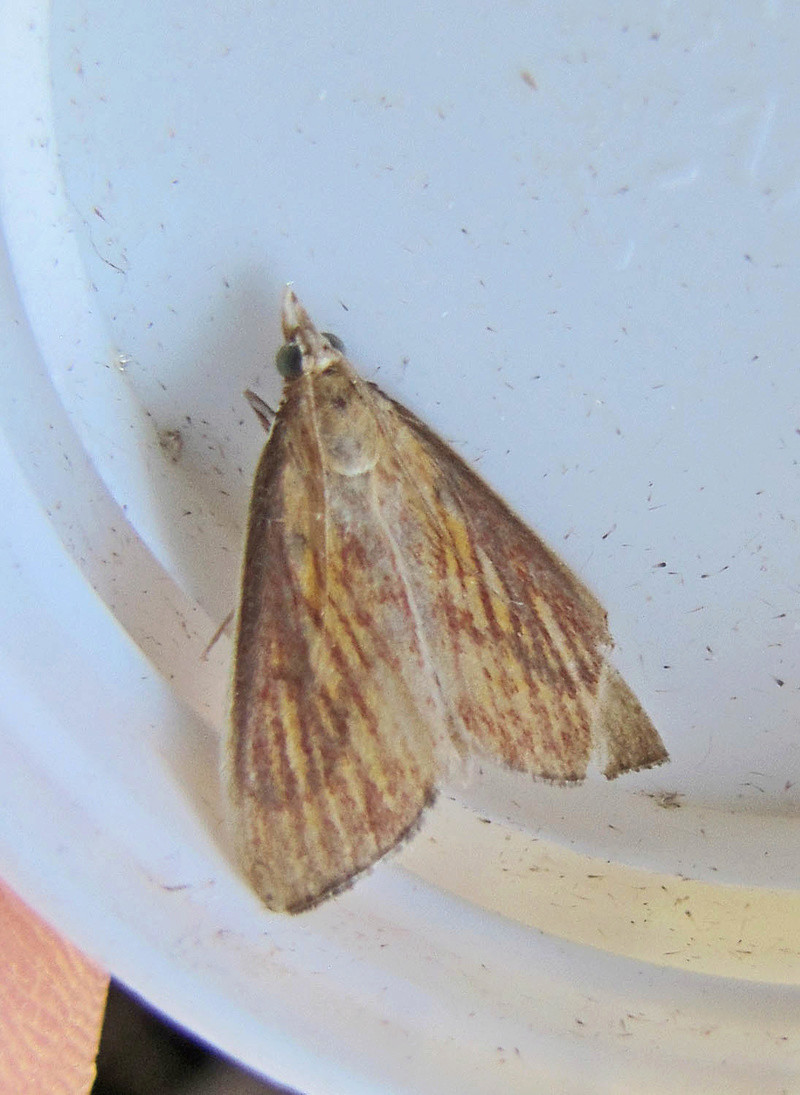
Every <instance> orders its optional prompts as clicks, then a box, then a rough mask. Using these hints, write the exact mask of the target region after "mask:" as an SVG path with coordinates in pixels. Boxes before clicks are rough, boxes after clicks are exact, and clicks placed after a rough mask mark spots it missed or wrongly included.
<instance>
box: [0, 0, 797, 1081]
mask: <svg viewBox="0 0 800 1095" xmlns="http://www.w3.org/2000/svg"><path fill="white" fill-rule="evenodd" d="M799 24H800V16H798V13H797V12H796V11H795V9H793V8H786V9H781V8H780V7H778V6H775V5H765V6H756V5H750V6H748V5H745V6H744V8H742V7H739V8H737V9H736V10H733V9H731V8H730V7H729V6H726V5H724V4H722V3H719V2H716V3H712V4H710V5H706V6H705V7H704V8H702V10H700V9H697V10H695V9H694V8H692V9H687V8H675V7H670V6H667V7H664V6H662V5H655V4H645V5H644V6H643V5H641V4H622V5H619V4H606V5H600V6H599V7H598V5H597V4H586V3H577V2H576V3H572V4H567V5H566V6H565V5H558V6H552V5H542V4H534V5H514V4H508V5H505V6H502V5H501V6H500V7H499V8H498V6H497V4H488V3H479V2H475V3H470V4H467V5H458V6H453V7H452V8H448V7H446V6H438V7H437V6H434V7H433V8H431V7H430V6H426V5H424V4H416V5H415V4H413V3H412V4H410V5H409V4H405V5H400V6H398V5H394V6H391V5H386V6H380V7H377V8H376V7H375V5H372V4H367V3H362V2H360V0H357V2H356V3H354V4H350V5H338V6H331V7H328V8H324V9H322V8H320V7H319V6H318V5H309V4H302V3H301V4H299V5H298V4H288V3H283V2H282V0H278V2H277V3H275V4H273V5H255V6H253V5H245V4H242V5H238V4H234V5H228V6H227V7H226V8H225V9H224V11H223V10H217V9H212V8H207V9H206V8H204V7H202V6H200V7H199V8H198V7H196V6H191V5H183V4H179V3H172V4H166V5H165V4H162V5H157V6H155V7H152V8H147V7H144V6H139V7H137V6H134V7H131V6H130V5H127V6H126V5H121V4H119V5H110V6H109V5H95V6H89V7H86V6H82V7H81V6H75V5H70V4H54V5H50V6H48V5H45V4H38V5H37V4H33V3H31V4H28V5H27V6H20V5H14V4H6V5H4V6H3V9H2V13H1V18H0V35H2V64H1V65H0V101H2V102H3V103H4V120H3V122H2V123H0V183H1V185H2V191H1V192H0V212H1V213H2V231H3V244H4V247H3V252H2V256H0V278H2V282H1V283H0V309H2V322H0V332H2V334H0V340H1V341H0V367H1V368H2V369H3V371H4V378H3V383H2V385H0V482H2V500H3V532H2V536H0V551H2V555H1V556H0V558H1V559H2V572H0V573H1V574H2V577H1V578H0V581H1V582H2V586H0V591H1V592H2V601H3V611H2V612H0V675H1V676H2V683H0V718H2V730H1V732H0V872H2V875H3V877H4V878H5V879H7V881H8V882H9V883H10V884H11V885H12V886H14V887H15V888H16V889H17V890H18V891H19V892H20V893H21V895H22V896H23V897H25V898H26V899H27V900H28V901H30V902H32V903H33V904H34V905H35V906H36V907H37V908H38V909H39V910H40V911H41V912H42V913H43V915H45V916H46V917H47V918H48V919H49V920H50V921H51V922H52V923H53V924H54V925H55V926H56V927H57V928H59V929H60V930H61V931H63V932H64V933H65V934H66V935H68V936H69V937H70V938H71V939H72V940H74V941H75V942H76V943H77V944H78V945H80V946H81V947H82V948H83V949H84V950H85V951H86V952H87V953H89V954H90V955H92V956H93V957H95V958H96V959H97V960H98V961H100V962H101V963H102V964H103V965H104V966H105V967H106V968H108V969H109V970H111V972H112V973H113V974H114V975H116V976H118V977H120V978H121V979H122V980H123V981H125V982H126V983H127V984H129V985H130V986H131V987H132V988H134V989H135V990H136V991H138V992H139V993H141V994H142V995H143V996H144V997H146V998H147V999H148V1000H149V1001H151V1002H152V1003H153V1004H154V1005H156V1006H157V1007H159V1008H161V1009H162V1010H163V1011H165V1012H166V1013H167V1014H169V1015H171V1016H172V1017H173V1018H175V1019H176V1020H177V1021H179V1022H181V1023H183V1024H184V1025H186V1026H187V1027H189V1028H191V1029H193V1030H194V1031H196V1032H197V1033H198V1034H200V1035H201V1036H202V1037H204V1038H206V1039H208V1040H209V1041H211V1042H212V1043H214V1044H216V1045H217V1046H219V1047H220V1048H221V1049H223V1050H225V1051H226V1052H228V1053H230V1054H233V1055H234V1056H236V1057H239V1058H240V1059H241V1060H243V1061H244V1062H246V1063H247V1064H248V1065H250V1066H252V1067H255V1068H257V1069H260V1070H262V1071H263V1072H265V1073H266V1074H268V1075H270V1076H271V1077H273V1078H275V1079H276V1080H279V1081H281V1082H283V1083H287V1084H291V1085H292V1086H294V1087H296V1088H299V1089H301V1090H303V1091H304V1092H308V1093H316V1092H323V1091H336V1092H341V1091H347V1092H348V1093H353V1092H361V1091H364V1092H368V1091H370V1092H371V1091H380V1092H387V1091H392V1092H394V1091H396V1092H442V1091H459V1092H462V1093H472V1092H476V1093H477V1092H481V1093H483V1092H486V1093H492V1092H496V1091H498V1090H500V1089H501V1088H502V1090H504V1091H509V1092H529V1091H531V1090H548V1091H550V1090H552V1091H564V1092H571V1091H575V1092H585V1091H608V1092H617V1091H628V1090H636V1091H648V1092H678V1091H681V1092H682V1091H687V1090H692V1091H725V1092H737V1091H741V1092H751V1091H753V1090H759V1091H761V1092H781V1091H787V1090H796V1089H797V1088H798V1081H797V1074H798V1038H799V1037H800V1030H799V1029H798V1010H797V1005H798V994H797V984H798V980H800V931H799V929H798V924H800V896H799V895H798V891H797V879H798V847H800V841H798V838H797V828H798V825H797V812H798V803H799V801H800V800H799V798H798V787H800V783H799V782H798V781H799V780H800V749H799V748H798V740H799V739H798V725H800V671H799V670H798V666H800V628H799V627H798V619H800V616H799V615H798V599H799V597H800V577H798V575H800V548H799V547H798V544H800V536H798V531H799V526H800V505H798V497H800V372H798V368H797V356H798V354H797V351H798V327H799V325H798V311H797V308H796V293H797V287H798V278H797V261H796V256H797V254H798V250H799V249H800V238H798V237H799V236H800V233H798V220H797V162H798V137H797V134H798V126H797V105H796V104H797V100H798V87H797V83H798V77H797V72H796V55H797V45H798V41H799V40H800V25H799ZM287 280H293V281H294V282H295V284H296V287H297V289H298V292H299V293H300V294H301V296H302V298H303V300H304V302H305V303H306V304H307V306H308V307H309V310H310V311H311V312H312V315H313V316H314V317H315V319H317V320H318V322H319V323H320V324H321V325H322V326H323V327H325V328H326V329H331V330H334V331H336V332H337V333H338V334H339V335H340V336H341V337H342V338H343V340H344V341H345V343H346V344H347V347H348V351H349V354H350V356H351V357H352V359H353V360H354V361H355V362H356V363H358V364H359V365H360V367H361V368H362V370H363V371H364V373H365V374H366V375H368V376H374V377H375V378H376V379H377V380H378V382H379V383H380V384H381V385H382V386H383V387H384V388H386V389H387V390H388V391H389V392H391V393H392V394H393V395H395V396H397V397H398V398H399V399H401V400H402V401H403V402H405V403H407V404H408V405H409V406H411V407H413V409H414V410H416V411H417V412H419V413H420V414H421V415H422V416H423V417H424V418H425V419H426V420H427V421H428V422H429V423H430V424H431V425H432V426H433V427H434V428H435V429H437V431H438V432H440V433H441V434H442V435H443V436H444V437H447V438H450V439H453V441H454V444H455V445H456V447H457V448H458V449H459V450H460V451H461V452H462V453H463V454H465V456H466V457H467V458H468V459H471V460H473V461H475V462H476V463H477V466H478V467H479V469H480V471H481V472H482V474H483V475H484V476H485V477H486V478H487V479H488V481H489V482H490V483H491V484H492V485H493V486H494V487H496V488H497V489H498V490H499V491H500V492H501V493H502V494H503V495H504V496H505V497H506V498H507V499H508V500H509V501H510V502H511V503H512V505H514V507H515V508H516V509H518V511H519V512H520V513H521V515H522V516H523V517H524V518H525V519H526V520H528V521H529V522H530V523H531V524H532V525H533V526H534V527H535V528H537V530H538V531H539V532H540V533H541V534H542V535H543V536H544V537H545V538H546V539H547V540H548V541H549V542H550V543H551V544H552V545H553V546H554V547H556V548H557V549H558V550H559V552H560V553H561V554H562V555H563V556H564V558H565V559H566V560H567V561H568V562H569V563H570V564H571V565H572V566H573V567H574V568H575V569H576V570H577V572H578V573H579V574H580V575H581V576H582V577H583V578H584V579H585V580H586V581H587V582H589V584H590V585H591V586H592V587H593V588H594V589H595V591H596V592H597V593H598V595H599V596H600V599H601V600H602V602H603V603H604V604H605V605H606V607H607V608H608V610H609V616H610V624H611V629H612V632H613V634H614V635H615V637H616V639H617V641H618V647H617V651H616V660H617V664H618V665H619V667H620V669H621V670H622V671H623V673H624V675H625V677H626V678H627V679H628V680H629V682H630V683H631V685H632V686H633V687H634V689H635V690H636V692H637V693H638V695H639V696H640V698H641V699H642V701H643V703H644V704H645V706H646V707H647V708H648V710H649V711H650V713H651V714H652V716H653V718H654V720H655V722H656V724H657V725H658V727H659V730H660V731H661V734H662V736H663V738H664V740H665V742H666V744H667V746H668V748H669V750H670V752H671V754H672V762H671V764H670V765H669V766H668V767H665V768H662V769H659V770H656V771H653V772H648V773H641V774H638V775H633V776H626V777H623V778H621V779H620V780H618V781H617V782H615V783H613V784H608V785H607V784H605V783H604V782H603V781H602V780H601V779H600V778H598V779H597V780H592V781H589V782H588V783H587V784H586V786H584V787H582V788H580V789H571V790H564V789H561V788H552V787H547V786H539V785H531V784H530V783H529V781H527V780H525V779H522V778H520V777H517V776H511V775H508V774H505V773H501V772H497V771H493V770H488V769H487V770H485V771H483V772H481V773H478V774H476V775H475V776H474V777H473V779H472V780H471V781H470V783H469V784H468V786H466V787H461V786H458V785H454V786H453V787H450V788H448V789H446V791H445V792H444V793H443V795H442V798H441V800H440V802H439V804H438V805H437V807H436V808H435V810H434V811H433V812H432V814H431V817H430V819H429V820H428V822H427V824H426V825H425V827H424V828H423V830H422V832H421V833H420V834H419V835H418V837H417V838H416V839H415V840H414V841H413V842H412V843H411V844H409V845H408V846H407V847H406V848H405V849H404V850H403V851H402V852H401V853H400V855H399V856H397V857H395V858H393V859H391V860H390V861H388V862H386V863H384V864H382V865H380V866H379V867H378V868H377V869H376V870H375V872H374V873H373V874H372V875H371V876H369V877H368V878H367V879H365V880H364V881H362V882H360V883H359V884H358V886H357V887H356V888H355V889H353V890H352V891H351V892H349V893H347V894H345V895H343V896H342V897H340V898H338V899H337V900H335V901H332V902H329V903H327V904H326V905H324V906H322V907H321V908H319V909H318V910H315V911H314V912H312V913H308V914H306V915H304V916H302V917H298V918H286V917H280V916H275V915H273V914H270V913H269V912H267V911H266V910H264V909H263V908H262V907H261V906H260V905H259V903H258V901H257V899H256V898H255V896H254V895H253V894H252V893H251V892H250V891H249V890H248V888H247V887H246V885H245V884H244V882H243V881H242V880H241V878H240V877H239V875H238V873H237V871H236V869H235V866H234V865H233V864H232V861H231V856H230V851H229V848H228V845H227V841H226V837H225V833H224V827H223V824H222V820H221V819H222V809H221V803H220V792H219V787H218V778H217V757H218V745H219V737H220V735H221V733H222V732H223V728H224V724H225V718H226V708H227V699H226V690H227V682H228V672H229V661H230V655H231V643H230V638H229V637H228V636H223V637H222V638H221V639H220V641H219V642H218V643H217V644H216V645H215V646H214V647H213V648H212V649H211V651H210V652H209V653H208V654H204V651H205V648H206V646H207V644H208V643H209V640H210V639H211V637H212V636H213V634H214V632H215V630H216V629H217V627H218V626H219V624H220V623H221V622H222V621H223V619H224V618H225V616H226V614H227V613H228V612H229V611H230V610H231V609H232V608H233V607H234V605H235V602H236V596H237V585H238V577H239V560H240V551H241V541H242V530H243V526H244V520H245V515H246V507H247V498H248V492H249V487H250V481H251V476H252V472H253V470H254V467H255V462H256V459H257V454H258V451H259V449H260V446H261V445H262V444H263V440H264V438H263V432H262V431H261V429H260V427H259V425H258V423H257V422H256V421H255V420H254V419H253V417H252V415H251V414H250V412H249V410H248V408H247V407H246V405H245V403H244V401H243V399H242V398H241V396H240V393H241V391H242V389H243V388H245V387H247V386H249V387H256V388H257V389H258V390H259V392H260V393H261V394H263V395H264V397H265V398H267V399H268V400H271V401H274V400H275V399H276V398H277V397H278V392H279V379H278V377H277V376H276V375H275V374H274V370H273V368H272V358H273V354H274V351H275V348H276V347H277V345H278V342H279V334H278V300H279V292H280V287H281V285H282V284H283V283H284V282H285V281H287ZM487 820H488V821H490V822H491V824H487V823H486V822H487Z"/></svg>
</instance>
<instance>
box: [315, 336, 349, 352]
mask: <svg viewBox="0 0 800 1095" xmlns="http://www.w3.org/2000/svg"><path fill="white" fill-rule="evenodd" d="M320 334H321V335H322V337H323V338H327V340H328V342H330V344H331V346H333V348H334V350H338V351H339V353H340V354H343V353H344V343H343V342H342V340H341V339H340V338H339V336H338V335H332V334H331V333H330V331H320Z"/></svg>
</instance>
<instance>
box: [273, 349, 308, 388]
mask: <svg viewBox="0 0 800 1095" xmlns="http://www.w3.org/2000/svg"><path fill="white" fill-rule="evenodd" d="M275 368H276V369H277V370H278V372H279V373H280V374H281V376H282V377H283V378H284V379H285V380H296V379H297V377H298V376H300V374H301V373H302V371H303V354H302V351H301V349H300V347H299V346H298V345H297V343H296V342H287V343H285V344H284V345H283V346H281V348H280V349H279V350H278V352H277V354H275Z"/></svg>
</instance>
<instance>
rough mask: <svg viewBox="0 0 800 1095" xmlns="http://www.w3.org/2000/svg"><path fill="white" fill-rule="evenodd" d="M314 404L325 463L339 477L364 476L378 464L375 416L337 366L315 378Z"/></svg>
mask: <svg viewBox="0 0 800 1095" xmlns="http://www.w3.org/2000/svg"><path fill="white" fill-rule="evenodd" d="M314 402H315V404H316V409H317V428H318V430H319V440H320V445H321V447H322V452H323V456H324V459H325V461H326V463H327V465H328V467H329V468H331V469H332V470H333V471H336V472H338V473H339V474H340V475H363V474H364V472H368V471H371V470H372V468H374V467H375V464H376V463H377V460H378V449H379V444H380V441H379V434H378V426H377V423H376V421H375V412H374V410H373V408H372V407H369V406H367V405H366V403H365V401H364V398H363V396H362V395H361V393H360V392H359V391H358V389H357V388H356V387H355V385H354V384H353V381H352V380H351V379H350V377H348V376H344V375H342V373H340V372H339V371H338V370H337V369H336V368H335V366H334V367H333V368H330V369H327V370H326V371H325V372H324V373H322V374H320V375H319V376H318V377H316V378H315V382H314Z"/></svg>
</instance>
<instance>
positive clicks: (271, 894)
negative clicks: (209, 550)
mask: <svg viewBox="0 0 800 1095" xmlns="http://www.w3.org/2000/svg"><path fill="white" fill-rule="evenodd" d="M283 335H284V338H285V340H286V346H284V347H283V348H282V349H281V350H280V351H279V353H278V359H277V363H278V367H279V369H280V371H281V372H282V373H283V375H284V377H285V385H284V393H283V399H282V401H281V405H280V408H279V410H278V412H277V414H276V415H275V417H274V423H272V421H271V418H272V414H271V412H270V411H269V409H268V408H267V407H266V405H265V404H263V403H261V402H260V401H259V400H257V397H253V396H250V395H249V398H251V402H253V403H254V405H255V406H256V409H257V410H258V412H259V415H260V417H261V418H262V421H263V422H264V425H265V426H267V427H268V428H269V427H270V426H271V429H270V433H269V438H268V441H267V444H266V446H265V448H264V452H263V455H262V457H261V460H260V463H259V465H258V471H257V472H256V477H255V483H254V485H253V495H252V501H251V504H250V522H249V531H248V536H247V548H246V553H245V561H244V576H243V583H242V601H241V608H240V613H239V624H238V637H237V647H236V665H235V676H234V693H233V712H232V720H231V734H230V740H229V743H228V757H227V779H228V785H229V786H228V790H229V796H230V801H231V807H232V814H233V819H234V828H235V833H236V840H237V844H238V850H239V854H240V857H241V860H242V862H243V864H244V866H245V869H246V871H247V875H248V877H249V878H250V881H251V882H252V884H253V886H254V887H255V889H256V891H257V892H258V894H259V895H260V897H261V898H262V900H263V901H264V902H265V903H266V904H267V905H268V906H269V907H270V908H271V909H275V910H281V911H288V912H300V911H302V910H303V909H308V908H310V907H311V906H313V905H316V904H317V903H318V902H320V901H322V900H324V899H325V898H326V897H329V896H330V895H332V894H334V893H336V892H337V891H339V890H342V889H343V888H345V887H346V886H349V885H350V884H351V883H352V882H353V881H354V879H355V878H356V876H357V875H358V874H359V873H360V872H362V871H365V870H367V869H368V868H369V867H371V866H372V865H373V864H374V863H375V862H376V861H377V860H378V859H380V857H381V856H383V855H384V854H385V853H386V852H388V851H390V849H392V848H394V847H395V846H396V845H397V844H398V843H399V842H400V841H402V840H403V839H404V838H405V837H406V836H408V835H409V834H410V833H411V832H412V831H413V830H414V829H415V828H416V826H417V825H418V824H419V821H420V817H421V815H422V812H423V811H424V810H425V808H426V807H427V806H429V805H430V803H431V802H432V801H433V799H434V797H435V795H436V789H437V784H438V783H439V781H440V779H441V778H442V776H443V775H444V773H445V772H446V771H447V768H448V766H449V763H450V761H451V759H452V758H454V757H457V756H459V755H462V756H463V755H465V754H467V753H469V752H474V753H477V754H478V755H484V756H487V757H490V758H492V759H494V760H496V761H499V762H500V763H501V764H504V765H507V766H508V767H509V768H513V769H516V770H518V771H522V772H528V773H530V774H531V775H532V776H536V777H540V778H542V779H547V780H554V781H556V782H572V781H576V780H581V779H583V777H584V776H585V774H586V768H587V764H588V763H589V760H590V757H592V756H594V757H597V756H598V755H599V756H600V758H601V763H602V766H603V771H604V774H605V775H606V776H607V777H608V778H609V779H613V778H614V777H615V776H617V775H619V773H620V772H624V771H628V770H634V769H638V768H647V767H650V766H652V765H654V764H660V763H661V762H662V761H664V760H666V759H667V752H666V749H665V748H664V745H663V743H662V741H661V739H660V737H659V736H658V733H657V732H656V730H655V728H654V727H653V725H652V723H651V722H650V719H649V718H648V717H647V715H646V714H645V712H644V710H643V709H642V707H641V706H640V704H639V702H638V700H637V699H636V697H635V696H634V695H633V693H632V692H631V690H630V689H629V688H628V686H627V685H626V684H625V682H624V681H623V680H622V678H621V677H620V676H619V674H618V673H617V672H616V670H615V669H614V668H613V667H612V666H611V665H610V664H609V662H608V661H607V655H608V653H609V651H610V650H611V647H612V645H613V644H612V641H611V636H610V635H609V632H608V628H607V626H606V613H605V611H604V610H603V608H602V607H601V606H600V605H599V604H598V602H597V601H596V600H595V598H594V597H593V595H592V594H591V593H590V592H589V590H588V589H587V588H586V587H585V586H584V585H583V584H582V583H581V582H580V581H579V580H578V579H577V578H576V577H575V575H574V574H573V573H572V572H571V571H570V570H569V568H568V567H567V566H566V565H565V564H564V563H562V562H561V560H560V559H559V558H558V557H557V556H556V555H554V554H553V552H552V551H550V549H549V548H547V547H546V546H545V545H544V544H543V543H542V541H541V540H540V539H539V538H538V536H536V535H535V533H533V532H532V531H531V530H530V529H529V528H527V527H526V526H525V525H524V524H523V523H522V522H521V521H520V519H519V518H518V517H517V516H516V515H515V514H514V513H512V512H511V510H510V509H509V508H508V506H507V505H506V504H505V503H504V502H503V501H502V499H501V498H499V497H498V496H497V495H496V494H495V493H494V491H492V490H491V489H490V488H489V487H488V486H487V485H486V484H485V483H484V482H483V481H482V480H481V479H480V478H479V477H478V476H477V475H476V474H475V472H474V471H473V470H472V469H471V468H469V467H468V466H467V465H466V464H465V463H464V461H463V460H461V458H460V457H459V456H457V455H456V454H455V453H454V452H453V450H452V449H450V448H449V447H448V446H447V445H446V444H445V443H444V442H443V441H441V440H440V439H439V438H438V437H437V436H436V435H435V434H434V433H432V432H431V431H430V430H429V429H428V428H427V426H425V425H423V423H422V422H420V421H419V419H418V418H416V417H415V416H414V415H413V414H412V413H411V412H410V411H408V410H406V408H405V407H403V406H401V405H400V404H399V403H396V402H395V401H394V400H393V399H390V398H389V397H388V396H386V395H384V393H383V392H382V391H381V390H380V389H379V388H378V387H376V386H375V385H374V384H370V383H368V382H367V381H365V380H362V379H361V377H360V376H359V375H358V374H357V373H356V372H355V370H354V369H353V367H352V365H351V364H350V363H349V361H348V360H347V358H346V357H345V356H344V353H343V352H342V347H341V344H340V343H339V341H338V339H336V338H335V337H334V336H332V335H327V334H324V333H320V332H318V331H317V329H316V328H315V327H314V325H313V323H312V322H311V320H310V319H309V317H308V315H307V313H306V311H305V309H304V308H303V307H302V305H301V304H300V303H299V301H298V300H297V297H296V296H295V295H294V293H293V292H292V291H291V290H290V289H287V291H286V294H285V297H284V301H283Z"/></svg>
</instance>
